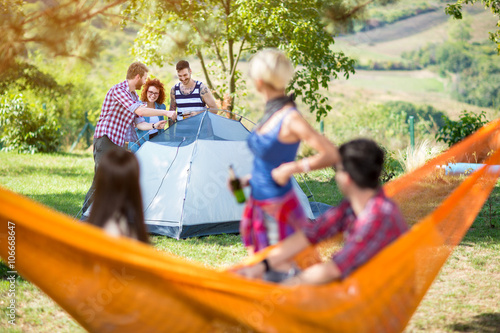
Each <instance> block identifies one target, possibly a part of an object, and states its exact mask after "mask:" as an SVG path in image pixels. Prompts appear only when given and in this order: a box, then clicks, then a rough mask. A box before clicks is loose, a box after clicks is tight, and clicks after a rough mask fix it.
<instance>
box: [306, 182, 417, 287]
mask: <svg viewBox="0 0 500 333" xmlns="http://www.w3.org/2000/svg"><path fill="white" fill-rule="evenodd" d="M302 230H303V231H304V234H305V235H306V237H307V238H308V239H309V241H310V242H311V243H312V244H316V243H318V242H319V241H321V240H323V239H327V238H330V237H333V236H335V235H336V234H338V233H340V232H343V233H344V246H343V248H342V249H341V250H340V251H339V252H337V253H335V254H334V255H333V256H332V260H333V261H334V262H335V264H336V265H337V266H338V268H339V269H340V272H341V278H345V277H346V276H348V275H349V274H350V273H351V272H352V271H353V270H355V269H356V268H358V267H359V266H361V265H363V264H364V263H365V262H367V261H368V260H369V259H370V258H372V257H373V256H374V255H375V254H377V253H378V252H379V251H380V250H382V249H383V248H384V247H385V246H387V245H388V244H389V243H391V242H392V241H393V240H395V239H396V238H398V237H399V236H400V235H401V234H403V233H404V232H405V231H406V230H408V225H407V224H406V222H405V221H404V219H403V216H402V215H401V212H400V211H399V208H398V207H397V205H396V204H395V203H394V202H392V201H391V200H390V199H388V198H387V197H386V196H385V194H384V191H383V190H382V189H380V190H379V191H378V192H377V194H376V195H375V196H374V197H373V198H371V199H370V200H369V201H368V202H367V204H366V206H365V209H364V210H363V211H362V212H361V214H360V215H359V216H356V215H355V214H354V211H353V209H352V207H351V203H350V202H349V201H347V200H343V201H342V202H341V203H340V205H338V206H337V207H332V208H330V209H329V210H328V211H326V212H325V213H324V214H323V215H321V216H320V217H319V218H318V219H317V220H316V221H315V222H312V223H307V224H306V225H303V228H302Z"/></svg>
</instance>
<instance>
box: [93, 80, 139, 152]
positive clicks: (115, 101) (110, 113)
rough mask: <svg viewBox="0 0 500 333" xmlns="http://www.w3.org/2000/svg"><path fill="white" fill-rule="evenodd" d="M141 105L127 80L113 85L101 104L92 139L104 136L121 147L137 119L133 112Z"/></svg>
mask: <svg viewBox="0 0 500 333" xmlns="http://www.w3.org/2000/svg"><path fill="white" fill-rule="evenodd" d="M142 104H143V103H142V102H140V101H139V96H137V93H136V92H135V91H134V92H131V91H130V87H129V85H128V81H127V80H125V81H123V82H121V83H118V84H117V85H114V86H113V87H112V88H111V89H110V90H109V91H108V93H107V94H106V97H105V98H104V102H103V103H102V108H101V115H100V116H99V120H98V121H97V125H96V128H95V132H94V139H98V138H100V137H102V136H104V135H106V136H107V137H108V138H109V139H110V140H111V141H112V142H113V143H114V144H116V145H118V146H120V147H122V146H123V145H124V144H125V137H126V134H127V132H129V130H130V127H131V126H133V125H132V122H133V121H134V118H135V117H138V116H137V115H136V114H135V113H134V111H135V110H136V109H137V108H138V107H139V106H140V105H142Z"/></svg>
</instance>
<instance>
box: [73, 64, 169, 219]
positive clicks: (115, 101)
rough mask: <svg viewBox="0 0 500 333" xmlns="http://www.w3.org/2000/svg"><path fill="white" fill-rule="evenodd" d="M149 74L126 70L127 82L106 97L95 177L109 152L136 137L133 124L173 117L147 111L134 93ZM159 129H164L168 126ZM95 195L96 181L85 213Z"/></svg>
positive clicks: (97, 139) (96, 143) (142, 69)
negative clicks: (150, 119)
mask: <svg viewBox="0 0 500 333" xmlns="http://www.w3.org/2000/svg"><path fill="white" fill-rule="evenodd" d="M148 72H149V70H148V68H147V67H146V65H144V64H142V63H140V62H134V63H132V64H131V65H130V66H129V68H128V70H127V78H126V80H125V81H123V82H121V83H118V84H116V85H114V86H113V87H112V88H111V89H110V90H109V91H108V93H107V94H106V97H105V98H104V102H103V103H102V108H101V114H100V116H99V120H98V121H97V125H96V128H95V132H94V176H95V170H97V166H98V164H99V161H100V160H101V157H102V156H103V155H104V154H105V153H106V152H107V151H109V150H111V149H113V148H116V147H123V146H124V144H125V141H131V140H132V138H131V137H130V135H131V133H135V132H134V130H133V126H134V122H135V123H139V122H140V121H139V118H140V117H144V116H145V117H151V116H167V117H172V118H173V117H174V112H171V111H166V110H160V109H152V108H147V107H145V104H144V103H143V102H141V101H140V100H139V96H138V95H137V93H136V92H135V91H136V90H139V89H141V87H142V86H143V85H144V84H145V83H146V79H147V77H148ZM141 125H142V124H141ZM158 125H159V126H161V127H160V128H162V127H163V126H164V125H165V122H163V123H161V124H158ZM147 126H150V127H149V128H144V126H143V128H141V129H143V130H150V129H152V128H154V127H155V124H147ZM94 179H95V178H94ZM94 191H95V183H94V180H93V181H92V185H91V187H90V189H89V191H88V193H87V195H86V196H85V201H84V203H83V207H82V213H85V212H86V211H87V209H88V207H89V206H90V204H91V203H92V201H93V194H94Z"/></svg>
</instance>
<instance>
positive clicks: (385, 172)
mask: <svg viewBox="0 0 500 333" xmlns="http://www.w3.org/2000/svg"><path fill="white" fill-rule="evenodd" d="M381 148H382V150H383V151H384V167H383V169H382V174H381V175H380V180H381V181H382V183H387V182H388V181H389V180H391V179H392V178H394V177H397V176H399V175H400V174H401V173H403V167H402V165H401V163H400V162H399V161H398V160H397V159H396V158H395V156H394V152H392V151H389V150H387V148H385V147H381Z"/></svg>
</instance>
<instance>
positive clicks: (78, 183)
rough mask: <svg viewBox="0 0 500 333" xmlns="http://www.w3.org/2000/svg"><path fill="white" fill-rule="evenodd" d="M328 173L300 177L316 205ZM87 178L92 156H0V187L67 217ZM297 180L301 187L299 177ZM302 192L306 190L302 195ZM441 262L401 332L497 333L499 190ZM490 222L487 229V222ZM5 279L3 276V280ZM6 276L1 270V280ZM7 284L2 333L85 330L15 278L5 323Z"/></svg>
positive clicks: (212, 262)
mask: <svg viewBox="0 0 500 333" xmlns="http://www.w3.org/2000/svg"><path fill="white" fill-rule="evenodd" d="M332 175H333V172H332V171H331V170H329V169H327V170H321V171H316V172H312V173H310V174H308V175H307V176H305V177H304V180H305V181H306V183H307V187H309V188H310V189H311V191H312V192H313V194H314V197H315V200H316V201H321V202H325V203H329V204H336V203H338V202H339V200H340V194H339V193H338V190H337V189H336V186H335V185H334V182H333V181H332V180H331V177H332ZM92 176H93V161H92V156H91V154H54V155H46V154H36V155H19V154H14V153H0V185H2V186H4V187H7V188H9V189H11V190H14V191H16V192H19V193H21V194H24V195H26V196H28V197H30V198H32V199H34V200H37V201H39V202H42V203H44V204H46V205H48V206H50V207H53V208H55V209H57V210H59V211H62V212H64V213H67V214H69V215H75V214H76V213H77V212H78V210H79V208H80V205H81V203H82V200H83V197H84V195H85V193H86V191H87V189H88V187H89V185H90V182H91V180H92ZM299 182H302V183H303V180H302V179H299ZM305 191H306V193H308V190H307V189H306V190H305ZM490 202H491V213H490V206H489V205H488V204H487V205H485V207H484V208H483V210H482V212H481V213H480V214H479V216H478V218H477V219H476V221H475V222H474V225H473V228H471V230H470V231H469V232H468V233H467V235H466V237H465V238H464V240H463V241H462V243H461V244H460V245H459V246H458V247H457V249H456V250H455V251H454V253H453V255H452V256H451V257H450V259H449V260H448V262H447V263H446V264H445V266H444V267H443V269H442V270H441V273H440V274H439V275H438V277H437V279H436V281H435V282H434V284H433V285H432V286H431V288H430V290H429V291H428V293H427V295H426V296H425V298H424V300H423V301H422V303H421V304H420V306H419V308H418V309H417V311H416V313H415V314H414V316H413V318H412V319H411V321H410V323H409V324H408V327H407V329H406V332H498V327H500V310H499V309H500V296H499V295H500V256H499V255H498V254H499V253H500V223H498V220H499V219H498V215H499V214H500V204H499V202H500V187H499V186H497V187H496V188H495V192H494V193H493V195H492V196H491V198H490ZM490 223H493V224H495V226H496V227H495V228H490V227H489V224H490ZM151 239H152V243H153V245H154V246H155V247H156V248H157V249H158V250H160V251H166V252H170V253H174V254H176V255H180V256H182V257H184V258H186V259H187V260H193V261H198V262H202V263H203V264H205V265H206V266H210V267H227V266H230V265H232V264H234V263H237V262H239V261H240V260H241V259H243V258H244V257H245V255H246V253H245V250H244V248H243V246H242V245H241V243H240V238H239V236H238V235H218V236H210V237H201V238H191V239H186V240H174V239H170V238H167V237H161V236H153V237H152V238H151ZM2 273H3V274H2ZM4 273H5V272H2V271H0V275H1V276H4ZM7 289H8V282H7V281H6V280H5V279H2V280H0V306H1V308H2V311H1V316H2V320H1V321H0V331H1V332H83V331H84V330H83V329H82V328H81V327H80V326H79V325H78V324H77V323H76V322H75V321H74V320H73V319H72V318H71V317H70V316H69V315H68V314H66V313H65V312H64V310H62V309H61V308H60V307H59V306H58V305H57V304H55V303H54V302H53V301H52V300H51V299H50V298H49V297H47V296H46V295H45V294H43V293H42V292H41V291H40V290H39V289H38V288H37V287H36V286H34V285H32V284H31V283H30V282H28V281H24V280H22V279H19V280H18V291H17V301H18V308H17V322H16V326H14V327H11V326H9V324H8V323H7V321H6V320H4V319H5V314H6V313H7V308H6V307H7V304H6V301H4V300H6V299H7V297H6V294H7Z"/></svg>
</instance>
